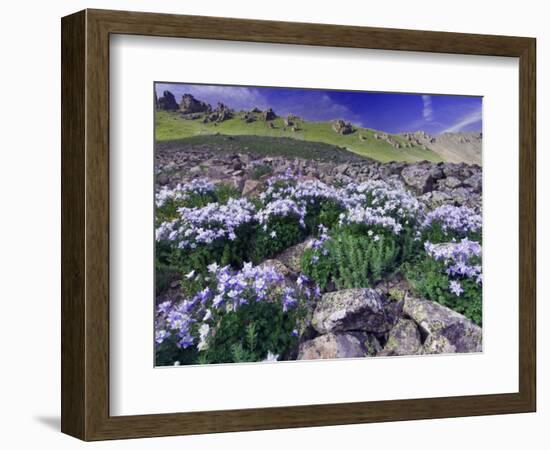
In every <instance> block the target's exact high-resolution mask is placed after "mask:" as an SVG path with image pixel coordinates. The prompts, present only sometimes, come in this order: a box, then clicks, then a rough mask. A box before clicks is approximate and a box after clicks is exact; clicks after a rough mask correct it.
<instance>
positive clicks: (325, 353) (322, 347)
mask: <svg viewBox="0 0 550 450" xmlns="http://www.w3.org/2000/svg"><path fill="white" fill-rule="evenodd" d="M379 350H380V343H379V342H378V340H377V339H376V338H375V337H374V336H372V335H369V334H367V333H362V332H348V333H329V334H325V335H322V336H318V337H316V338H314V339H311V340H308V341H305V342H303V343H302V344H301V345H300V349H299V351H298V359H302V360H304V359H306V360H307V359H335V358H363V357H365V356H375V355H376V353H377V352H378V351H379Z"/></svg>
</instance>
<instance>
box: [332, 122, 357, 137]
mask: <svg viewBox="0 0 550 450" xmlns="http://www.w3.org/2000/svg"><path fill="white" fill-rule="evenodd" d="M332 129H333V130H334V131H335V132H336V133H338V134H351V133H353V131H354V130H353V126H352V125H351V123H349V122H344V121H343V120H341V119H339V120H335V121H334V122H333V123H332Z"/></svg>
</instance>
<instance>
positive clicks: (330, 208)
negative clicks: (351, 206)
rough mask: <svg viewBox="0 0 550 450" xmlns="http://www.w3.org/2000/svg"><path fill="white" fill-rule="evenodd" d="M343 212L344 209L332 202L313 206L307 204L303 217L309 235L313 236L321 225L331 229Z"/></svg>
mask: <svg viewBox="0 0 550 450" xmlns="http://www.w3.org/2000/svg"><path fill="white" fill-rule="evenodd" d="M343 211H344V208H343V207H342V206H341V205H340V204H338V203H336V202H334V201H332V200H325V201H322V202H315V203H313V204H311V203H308V204H307V207H306V217H305V222H306V226H307V229H308V230H309V232H310V233H311V234H314V233H316V232H317V230H318V229H319V225H321V224H322V225H324V226H325V227H327V228H332V227H333V226H334V225H336V224H337V223H338V216H339V215H340V213H342V212H343Z"/></svg>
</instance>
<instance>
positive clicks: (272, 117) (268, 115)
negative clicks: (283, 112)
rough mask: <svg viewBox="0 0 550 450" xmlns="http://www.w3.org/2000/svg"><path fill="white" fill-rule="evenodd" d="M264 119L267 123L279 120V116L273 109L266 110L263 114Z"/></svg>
mask: <svg viewBox="0 0 550 450" xmlns="http://www.w3.org/2000/svg"><path fill="white" fill-rule="evenodd" d="M262 115H263V119H264V120H265V121H268V120H275V119H276V118H277V114H275V111H273V109H271V108H269V109H266V110H265V111H264V112H263V113H262Z"/></svg>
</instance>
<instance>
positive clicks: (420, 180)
mask: <svg viewBox="0 0 550 450" xmlns="http://www.w3.org/2000/svg"><path fill="white" fill-rule="evenodd" d="M401 176H402V177H403V180H404V181H405V183H406V184H407V185H408V186H410V187H412V188H413V189H414V190H415V191H416V192H417V193H418V194H425V193H426V192H429V191H431V190H432V189H433V185H434V178H433V177H432V174H431V171H430V168H429V167H422V166H417V165H414V164H411V165H410V166H407V167H405V168H404V169H403V171H402V172H401Z"/></svg>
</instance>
